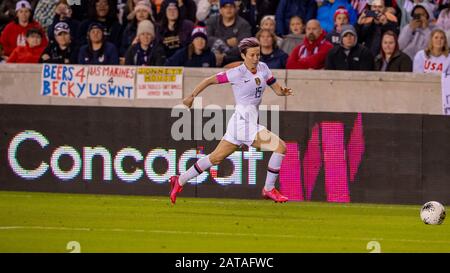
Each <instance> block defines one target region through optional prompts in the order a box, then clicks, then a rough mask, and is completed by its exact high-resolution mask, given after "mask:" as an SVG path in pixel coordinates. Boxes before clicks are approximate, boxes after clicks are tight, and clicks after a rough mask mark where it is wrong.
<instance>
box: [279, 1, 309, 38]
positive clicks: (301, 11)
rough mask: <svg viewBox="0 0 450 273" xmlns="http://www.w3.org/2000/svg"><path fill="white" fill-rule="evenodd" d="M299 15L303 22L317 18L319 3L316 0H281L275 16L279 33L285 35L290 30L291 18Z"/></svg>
mask: <svg viewBox="0 0 450 273" xmlns="http://www.w3.org/2000/svg"><path fill="white" fill-rule="evenodd" d="M294 15H298V16H300V17H301V18H302V20H303V22H309V20H311V19H314V18H316V15H317V3H316V1H315V0H281V1H280V3H279V4H278V7H277V11H276V14H275V18H276V20H277V31H276V33H277V35H278V36H284V35H286V34H288V32H289V19H291V17H292V16H294Z"/></svg>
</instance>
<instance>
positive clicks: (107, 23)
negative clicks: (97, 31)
mask: <svg viewBox="0 0 450 273" xmlns="http://www.w3.org/2000/svg"><path fill="white" fill-rule="evenodd" d="M115 3H116V1H115V0H92V1H91V2H89V8H88V19H86V20H83V21H82V22H81V24H80V29H79V31H78V35H79V37H78V40H79V41H80V42H79V43H80V45H86V44H87V38H86V37H87V35H86V34H87V30H88V28H89V26H90V25H91V24H93V23H97V24H100V25H102V26H103V29H104V31H105V33H104V36H105V40H106V41H109V42H111V43H113V44H114V45H115V46H116V48H117V49H120V42H121V29H122V27H121V26H120V24H119V22H118V19H117V7H116V4H115Z"/></svg>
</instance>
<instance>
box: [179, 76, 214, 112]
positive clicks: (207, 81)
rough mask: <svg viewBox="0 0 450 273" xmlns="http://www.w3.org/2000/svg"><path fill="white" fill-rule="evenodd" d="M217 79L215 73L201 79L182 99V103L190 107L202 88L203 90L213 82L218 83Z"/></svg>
mask: <svg viewBox="0 0 450 273" xmlns="http://www.w3.org/2000/svg"><path fill="white" fill-rule="evenodd" d="M218 83H219V82H218V80H217V77H216V75H212V76H211V77H208V78H206V79H204V80H202V81H201V82H200V83H199V84H198V85H197V86H196V87H195V88H194V91H192V93H191V94H190V95H189V96H187V97H185V98H184V99H183V104H184V105H186V106H187V107H189V108H191V107H192V103H193V102H194V98H195V97H197V96H198V95H199V94H200V93H201V92H203V90H205V89H206V88H207V87H208V86H210V85H213V84H218Z"/></svg>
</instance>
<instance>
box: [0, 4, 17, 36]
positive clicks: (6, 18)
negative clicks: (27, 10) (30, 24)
mask: <svg viewBox="0 0 450 273" xmlns="http://www.w3.org/2000/svg"><path fill="white" fill-rule="evenodd" d="M15 9H16V0H3V1H1V3H0V33H1V32H2V30H3V28H4V27H5V26H6V25H7V24H8V23H9V22H11V21H12V20H14V18H15V16H16V12H15Z"/></svg>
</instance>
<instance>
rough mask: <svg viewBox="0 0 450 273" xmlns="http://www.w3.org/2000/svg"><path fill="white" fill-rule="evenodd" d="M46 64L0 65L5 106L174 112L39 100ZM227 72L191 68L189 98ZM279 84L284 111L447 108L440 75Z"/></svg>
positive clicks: (296, 73) (154, 103)
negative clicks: (284, 93) (286, 93)
mask: <svg viewBox="0 0 450 273" xmlns="http://www.w3.org/2000/svg"><path fill="white" fill-rule="evenodd" d="M41 67H42V66H41V65H32V64H8V65H0V84H1V88H0V104H30V105H78V106H117V107H157V108H171V107H173V106H175V105H177V104H180V103H181V100H173V99H154V100H148V99H135V100H130V101H125V100H114V99H105V98H102V99H99V98H89V99H86V100H76V99H67V98H51V97H43V96H40V95H39V90H40V77H41ZM220 71H223V69H221V68H214V69H211V68H208V69H206V68H186V69H185V74H184V83H183V85H184V87H183V94H189V93H190V92H191V91H192V89H193V88H194V87H195V85H196V84H198V83H199V82H200V81H201V80H202V79H203V78H205V77H207V76H210V75H211V74H214V73H217V72H220ZM273 73H274V75H275V76H276V77H277V79H278V81H279V82H282V83H283V84H286V85H287V86H289V87H291V88H292V89H294V91H295V96H293V97H278V96H276V95H275V94H274V93H273V92H271V91H270V89H268V90H266V91H267V92H266V94H265V95H264V98H263V104H267V105H274V104H278V105H279V106H280V110H287V111H313V112H365V113H410V114H437V115H440V114H441V113H442V109H441V107H442V106H441V82H440V77H439V76H436V75H424V74H414V73H384V72H351V71H325V70H320V71H315V70H306V71H305V70H274V71H273ZM201 96H202V98H203V105H208V104H216V105H219V106H221V107H225V105H233V104H234V98H233V95H232V92H231V88H230V86H229V85H217V86H214V87H210V88H209V89H207V90H205V91H204V93H202V94H201Z"/></svg>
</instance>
